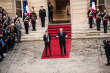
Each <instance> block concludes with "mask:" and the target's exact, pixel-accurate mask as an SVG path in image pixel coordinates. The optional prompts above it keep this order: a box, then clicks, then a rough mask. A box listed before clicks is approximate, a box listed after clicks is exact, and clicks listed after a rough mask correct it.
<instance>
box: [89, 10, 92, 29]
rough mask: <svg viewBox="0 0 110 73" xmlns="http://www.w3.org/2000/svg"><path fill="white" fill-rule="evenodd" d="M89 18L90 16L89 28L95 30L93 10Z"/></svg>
mask: <svg viewBox="0 0 110 73" xmlns="http://www.w3.org/2000/svg"><path fill="white" fill-rule="evenodd" d="M88 16H89V27H90V28H93V12H92V10H90V12H89V15H88Z"/></svg>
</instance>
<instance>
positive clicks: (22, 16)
mask: <svg viewBox="0 0 110 73" xmlns="http://www.w3.org/2000/svg"><path fill="white" fill-rule="evenodd" d="M21 8H22V18H23V0H21Z"/></svg>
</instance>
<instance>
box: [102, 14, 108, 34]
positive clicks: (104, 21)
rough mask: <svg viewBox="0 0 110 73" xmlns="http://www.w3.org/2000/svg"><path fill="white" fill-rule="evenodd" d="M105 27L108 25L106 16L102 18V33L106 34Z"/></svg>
mask: <svg viewBox="0 0 110 73" xmlns="http://www.w3.org/2000/svg"><path fill="white" fill-rule="evenodd" d="M107 25H108V16H107V15H105V16H104V17H103V28H104V33H107Z"/></svg>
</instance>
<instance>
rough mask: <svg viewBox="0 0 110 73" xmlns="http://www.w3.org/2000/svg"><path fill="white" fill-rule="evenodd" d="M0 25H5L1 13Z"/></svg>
mask: <svg viewBox="0 0 110 73" xmlns="http://www.w3.org/2000/svg"><path fill="white" fill-rule="evenodd" d="M0 24H3V18H2V14H1V13H0Z"/></svg>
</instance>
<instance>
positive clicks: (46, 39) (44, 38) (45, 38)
mask: <svg viewBox="0 0 110 73" xmlns="http://www.w3.org/2000/svg"><path fill="white" fill-rule="evenodd" d="M48 37H49V41H48V38H47V37H46V34H45V35H44V37H43V40H44V42H45V44H46V43H50V42H51V36H50V35H49V34H48Z"/></svg>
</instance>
